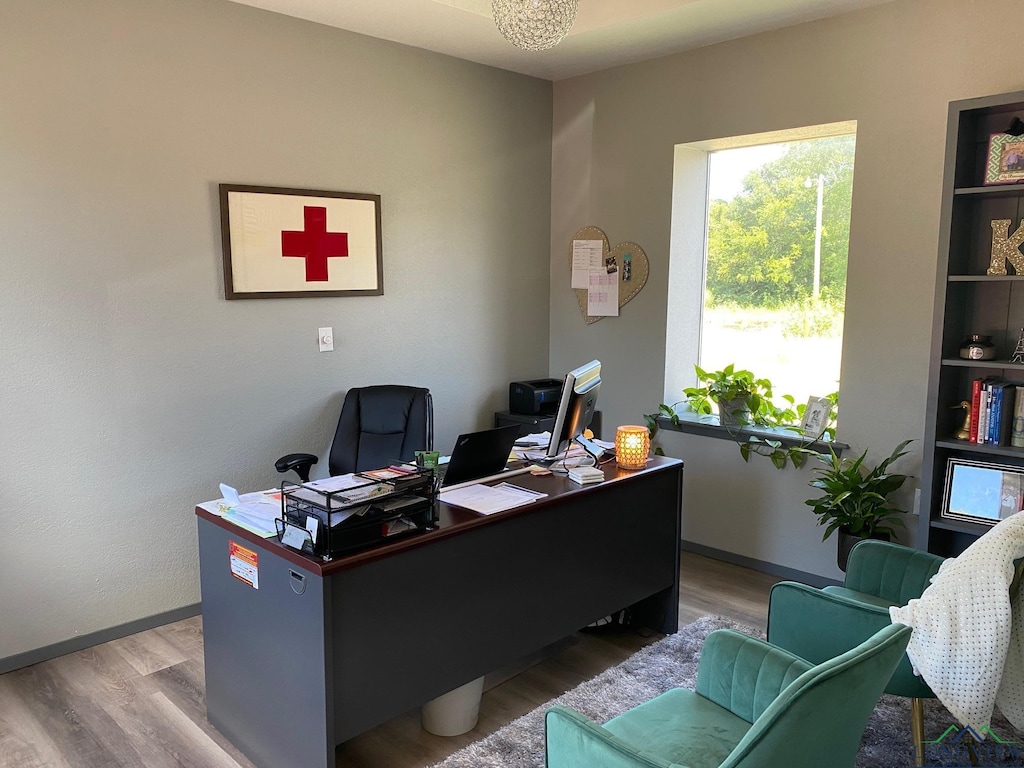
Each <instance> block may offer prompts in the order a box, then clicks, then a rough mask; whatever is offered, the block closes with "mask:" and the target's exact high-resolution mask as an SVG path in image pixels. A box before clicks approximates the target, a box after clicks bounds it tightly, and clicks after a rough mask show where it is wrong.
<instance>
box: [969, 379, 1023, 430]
mask: <svg viewBox="0 0 1024 768" xmlns="http://www.w3.org/2000/svg"><path fill="white" fill-rule="evenodd" d="M1018 417H1019V419H1020V421H1019V423H1018ZM1018 427H1019V431H1020V435H1019V436H1018V437H1017V441H1018V443H1019V447H1024V385H1018V384H1017V383H1016V382H1011V381H1005V380H1001V379H994V378H984V379H975V380H974V381H972V382H971V421H970V427H969V436H968V441H969V442H972V443H977V444H979V445H1003V446H1006V445H1017V443H1014V442H1013V440H1014V430H1015V428H1018Z"/></svg>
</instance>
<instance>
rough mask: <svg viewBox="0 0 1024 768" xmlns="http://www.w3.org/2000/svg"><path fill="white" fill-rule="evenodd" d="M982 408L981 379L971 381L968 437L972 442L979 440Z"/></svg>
mask: <svg viewBox="0 0 1024 768" xmlns="http://www.w3.org/2000/svg"><path fill="white" fill-rule="evenodd" d="M980 410H981V379H975V380H974V381H972V382H971V428H970V436H969V437H968V438H967V439H968V440H970V441H971V442H972V443H976V442H978V423H979V421H980V417H979V412H980Z"/></svg>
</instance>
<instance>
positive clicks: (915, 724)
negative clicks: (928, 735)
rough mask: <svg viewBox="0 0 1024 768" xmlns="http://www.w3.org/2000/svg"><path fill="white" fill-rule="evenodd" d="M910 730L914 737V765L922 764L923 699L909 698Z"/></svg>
mask: <svg viewBox="0 0 1024 768" xmlns="http://www.w3.org/2000/svg"><path fill="white" fill-rule="evenodd" d="M910 732H911V734H912V735H913V737H914V765H917V766H922V765H924V699H911V700H910Z"/></svg>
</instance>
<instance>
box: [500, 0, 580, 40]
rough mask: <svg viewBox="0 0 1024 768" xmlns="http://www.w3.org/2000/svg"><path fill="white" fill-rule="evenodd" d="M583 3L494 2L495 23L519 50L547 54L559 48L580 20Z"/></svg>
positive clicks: (554, 0)
mask: <svg viewBox="0 0 1024 768" xmlns="http://www.w3.org/2000/svg"><path fill="white" fill-rule="evenodd" d="M578 5H579V0H491V13H492V14H493V16H494V23H495V24H496V25H497V27H498V31H499V32H501V34H502V36H503V37H504V38H505V39H506V40H508V41H509V42H510V43H512V45H514V46H516V47H517V48H522V49H523V50H526V51H543V50H546V49H548V48H552V47H553V46H555V45H558V43H559V41H560V40H561V39H562V38H563V37H565V35H566V33H567V32H568V31H569V29H570V27H572V23H573V21H575V20H576V8H577V6H578Z"/></svg>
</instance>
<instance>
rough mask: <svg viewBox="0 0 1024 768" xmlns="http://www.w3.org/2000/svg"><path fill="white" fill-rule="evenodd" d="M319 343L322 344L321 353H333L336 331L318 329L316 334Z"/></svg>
mask: <svg viewBox="0 0 1024 768" xmlns="http://www.w3.org/2000/svg"><path fill="white" fill-rule="evenodd" d="M316 337H317V341H319V342H320V351H321V352H333V351H334V329H333V328H318V329H317V332H316Z"/></svg>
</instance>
